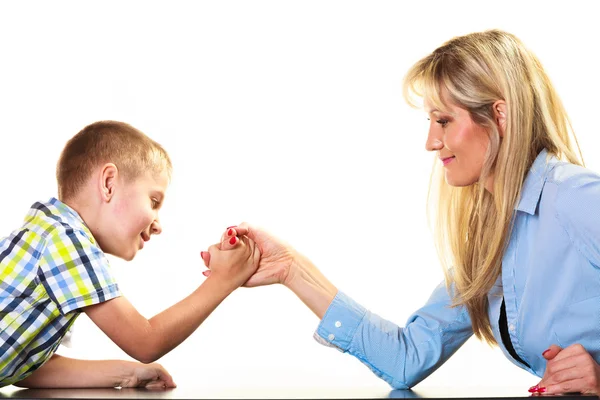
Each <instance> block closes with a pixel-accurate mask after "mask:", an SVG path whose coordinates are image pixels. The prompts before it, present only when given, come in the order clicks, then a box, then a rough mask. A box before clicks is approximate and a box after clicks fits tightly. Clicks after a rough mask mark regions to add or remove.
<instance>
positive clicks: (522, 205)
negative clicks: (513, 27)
mask: <svg viewBox="0 0 600 400" xmlns="http://www.w3.org/2000/svg"><path fill="white" fill-rule="evenodd" d="M404 95H405V98H406V99H407V101H408V102H409V103H410V104H411V105H416V104H415V101H414V97H415V95H416V96H417V97H420V98H422V99H423V104H424V108H425V111H426V112H427V113H428V115H429V119H430V121H431V122H430V127H429V134H428V137H427V142H426V148H427V150H429V151H433V152H436V155H437V156H438V157H439V159H440V162H439V163H437V165H436V167H435V170H434V174H433V175H432V183H431V187H430V197H429V204H430V206H433V207H430V209H431V210H432V211H433V217H434V219H433V220H434V221H435V225H434V227H435V235H436V246H437V249H438V253H439V255H440V259H441V261H442V264H443V265H444V266H445V268H444V270H445V271H446V281H445V284H444V283H442V284H440V285H439V286H438V287H437V288H436V289H435V291H434V292H433V294H432V296H431V298H430V299H429V301H428V302H427V304H426V305H425V306H424V307H422V308H421V309H420V310H418V311H417V312H415V313H414V314H413V315H412V316H411V317H410V318H409V320H408V321H407V323H406V326H405V327H403V328H401V327H398V326H396V325H394V324H392V323H391V322H388V321H385V320H383V319H381V318H380V317H378V316H377V315H375V314H372V313H371V312H369V311H367V310H366V309H365V308H363V307H362V306H361V305H359V304H358V303H356V302H355V301H354V300H352V299H351V298H349V297H348V296H347V295H345V294H344V293H343V292H341V291H338V290H337V288H336V287H335V286H334V285H333V284H332V283H331V282H329V281H328V280H327V279H326V278H325V277H324V276H323V275H322V274H321V273H320V272H319V270H318V269H317V268H316V267H315V266H314V265H313V264H312V263H311V262H310V261H309V260H308V259H307V258H306V257H304V256H303V255H301V254H299V253H297V252H296V251H295V250H294V249H293V248H292V247H290V246H289V245H287V244H285V243H283V242H281V241H279V240H278V239H276V238H274V237H273V236H271V235H269V234H267V233H266V232H264V231H262V230H259V229H257V228H255V227H251V226H249V225H247V224H242V225H240V226H237V227H231V229H228V230H227V231H226V232H225V234H224V235H223V238H222V243H221V244H220V245H217V246H213V247H211V249H210V251H209V253H214V252H215V251H219V250H218V249H219V248H220V249H222V250H227V249H228V248H230V247H231V245H229V244H228V238H229V237H230V236H234V235H240V236H242V235H247V236H248V237H249V238H250V239H252V240H254V241H256V242H257V244H258V246H259V248H260V249H261V254H262V258H261V263H260V266H259V269H258V271H257V272H256V273H255V274H254V275H253V276H252V277H251V278H250V279H249V280H248V282H247V283H246V286H260V285H267V284H272V283H281V284H284V285H285V286H287V287H288V288H290V289H291V290H292V291H293V292H294V293H295V294H296V295H298V297H299V298H300V299H301V300H302V301H303V302H304V303H305V304H306V305H307V306H308V307H309V308H310V309H311V310H312V311H313V312H314V313H315V314H316V315H317V316H318V317H319V318H320V319H321V322H320V324H319V326H318V329H317V332H316V335H315V336H316V337H317V339H318V340H319V341H321V342H322V343H323V344H326V345H328V346H333V347H337V348H339V349H341V350H343V351H345V352H349V353H350V354H352V355H354V356H355V357H357V358H358V359H359V360H360V361H362V362H363V363H364V364H366V365H367V366H369V368H371V370H372V371H373V372H375V374H377V375H378V376H380V377H381V378H383V379H384V380H386V381H387V382H388V383H389V384H390V385H392V386H393V387H394V388H410V387H412V386H414V385H415V384H417V383H418V382H420V381H421V380H422V379H424V378H425V377H427V376H428V375H429V374H430V373H431V372H433V371H434V370H435V369H436V368H438V367H439V366H440V365H442V364H443V363H444V362H445V361H446V360H447V359H448V358H449V357H450V356H451V355H452V354H453V353H454V352H455V351H456V350H457V349H458V348H459V347H460V346H461V345H462V344H463V343H464V342H465V341H466V340H467V339H468V338H469V337H470V336H471V335H472V334H475V336H476V337H478V338H479V339H482V340H484V341H486V342H489V343H492V344H497V345H498V346H499V347H500V348H501V349H502V350H503V352H504V353H505V355H506V356H507V357H508V358H509V359H510V360H511V361H512V362H513V363H514V364H516V365H517V366H519V367H521V368H523V369H525V370H527V371H529V372H531V373H533V374H535V375H537V376H540V377H542V380H541V381H540V383H539V384H538V385H536V386H534V387H532V388H531V389H530V391H531V392H536V393H547V394H552V393H561V392H582V393H598V392H599V391H600V383H599V382H600V367H599V365H598V362H599V361H600V340H599V339H600V270H599V268H600V267H599V266H600V176H598V175H597V174H594V173H592V172H590V171H588V170H586V169H584V168H583V167H582V166H581V165H582V164H583V162H582V160H581V159H580V157H578V154H579V151H578V149H577V142H576V140H575V138H574V136H573V135H572V134H571V127H570V123H569V119H568V117H567V114H566V112H565V109H564V108H563V106H562V103H561V101H560V99H559V97H558V95H557V94H556V92H555V90H554V88H553V86H552V84H551V82H550V80H549V79H548V77H547V75H546V73H545V72H544V70H543V68H542V66H541V64H540V63H539V61H538V60H537V58H536V57H535V56H534V55H533V54H532V53H531V52H530V51H529V50H528V49H527V48H525V47H524V45H523V44H522V43H521V42H520V40H519V39H517V38H516V37H515V36H514V35H511V34H509V33H506V32H502V31H498V30H492V31H486V32H481V33H474V34H469V35H466V36H462V37H457V38H454V39H452V40H450V41H448V42H447V43H445V44H444V45H442V46H441V47H440V48H438V49H436V50H435V51H434V52H433V53H432V54H430V55H429V56H427V57H425V58H424V59H422V60H420V61H419V62H417V63H416V64H415V65H414V66H413V67H412V68H411V69H410V71H409V72H408V73H407V75H406V78H405V83H404ZM203 259H204V261H205V264H207V265H209V261H210V255H209V254H207V253H204V254H203ZM209 273H210V272H209V271H207V272H206V274H209Z"/></svg>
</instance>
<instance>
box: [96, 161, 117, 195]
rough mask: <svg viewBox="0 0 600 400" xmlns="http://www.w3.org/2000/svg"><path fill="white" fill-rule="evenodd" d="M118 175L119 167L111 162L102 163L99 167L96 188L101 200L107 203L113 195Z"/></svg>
mask: <svg viewBox="0 0 600 400" xmlns="http://www.w3.org/2000/svg"><path fill="white" fill-rule="evenodd" d="M118 176H119V169H118V168H117V166H116V165H115V164H113V163H107V164H104V165H103V166H102V168H101V169H100V177H99V181H98V188H99V189H100V198H101V199H102V202H106V203H108V202H110V200H111V199H112V197H113V196H114V194H115V189H116V183H117V177H118Z"/></svg>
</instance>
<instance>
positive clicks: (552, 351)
mask: <svg viewBox="0 0 600 400" xmlns="http://www.w3.org/2000/svg"><path fill="white" fill-rule="evenodd" d="M561 351H562V347H560V346H557V345H555V344H552V345H550V347H548V349H546V350H545V351H544V352H543V353H542V356H543V357H544V358H545V359H546V360H547V361H550V360H552V359H553V358H554V357H556V356H557V355H558V353H560V352H561Z"/></svg>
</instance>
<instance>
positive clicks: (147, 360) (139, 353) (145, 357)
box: [129, 348, 163, 364]
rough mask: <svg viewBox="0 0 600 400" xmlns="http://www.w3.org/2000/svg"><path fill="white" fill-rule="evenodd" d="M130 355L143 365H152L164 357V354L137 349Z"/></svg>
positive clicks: (151, 350)
mask: <svg viewBox="0 0 600 400" xmlns="http://www.w3.org/2000/svg"><path fill="white" fill-rule="evenodd" d="M129 355H130V356H131V357H133V358H135V359H136V360H137V361H139V362H141V363H142V364H151V363H153V362H155V361H156V360H158V359H159V358H161V357H162V356H163V354H161V353H159V352H157V351H155V350H153V349H149V348H141V349H137V350H135V351H132V352H130V353H129Z"/></svg>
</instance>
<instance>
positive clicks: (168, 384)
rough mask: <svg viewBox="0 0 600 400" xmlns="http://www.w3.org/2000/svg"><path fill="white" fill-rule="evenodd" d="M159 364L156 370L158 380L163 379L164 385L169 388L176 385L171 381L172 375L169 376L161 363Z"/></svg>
mask: <svg viewBox="0 0 600 400" xmlns="http://www.w3.org/2000/svg"><path fill="white" fill-rule="evenodd" d="M159 366H160V368H159V370H158V377H159V380H161V381H163V382H164V384H165V386H166V387H170V388H174V387H177V385H176V384H175V381H173V377H172V376H171V374H169V373H168V372H167V370H166V369H165V368H164V367H163V366H162V365H160V364H159Z"/></svg>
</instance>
